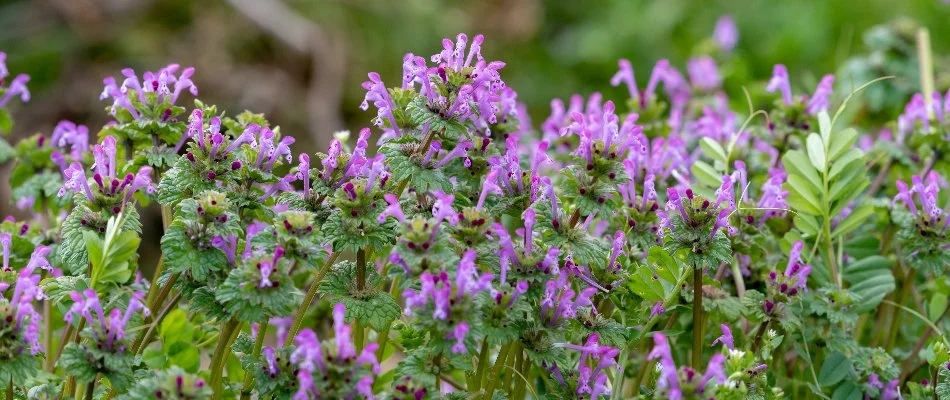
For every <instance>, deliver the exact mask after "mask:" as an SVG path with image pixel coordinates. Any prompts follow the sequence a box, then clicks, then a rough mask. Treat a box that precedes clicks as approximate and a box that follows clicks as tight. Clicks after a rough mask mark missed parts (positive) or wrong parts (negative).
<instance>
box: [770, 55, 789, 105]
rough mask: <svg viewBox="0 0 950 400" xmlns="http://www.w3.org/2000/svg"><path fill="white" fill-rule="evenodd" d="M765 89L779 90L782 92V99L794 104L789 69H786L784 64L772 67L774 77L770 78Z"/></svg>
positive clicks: (787, 103)
mask: <svg viewBox="0 0 950 400" xmlns="http://www.w3.org/2000/svg"><path fill="white" fill-rule="evenodd" d="M765 90H768V91H769V92H771V93H775V91H779V92H780V93H782V101H783V102H784V103H785V105H786V106H790V105H792V87H791V84H790V83H789V80H788V70H787V69H785V66H784V65H782V64H775V67H774V68H773V69H772V79H770V80H769V84H768V85H767V86H766V87H765Z"/></svg>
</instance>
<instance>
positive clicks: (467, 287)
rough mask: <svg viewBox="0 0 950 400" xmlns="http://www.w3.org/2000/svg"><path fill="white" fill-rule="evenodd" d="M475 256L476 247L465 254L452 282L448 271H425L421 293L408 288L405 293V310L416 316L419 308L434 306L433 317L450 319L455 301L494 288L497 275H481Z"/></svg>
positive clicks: (432, 307)
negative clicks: (492, 284) (493, 281)
mask: <svg viewBox="0 0 950 400" xmlns="http://www.w3.org/2000/svg"><path fill="white" fill-rule="evenodd" d="M475 257H476V253H475V251H474V250H468V251H466V252H465V254H463V255H462V260H461V261H460V262H459V265H458V268H457V270H456V272H455V280H454V282H452V281H450V279H449V274H448V272H446V271H444V270H443V271H441V272H439V274H438V275H433V274H431V273H430V272H429V271H426V272H423V273H422V276H420V280H421V281H422V285H421V288H420V290H419V291H418V292H417V291H416V290H415V289H406V291H405V292H403V297H404V298H405V299H406V307H405V310H404V313H405V314H406V315H413V314H415V309H423V308H425V310H426V311H428V310H430V309H431V315H432V318H434V319H439V320H446V319H448V317H449V314H451V312H452V305H453V304H456V305H458V304H461V303H463V302H464V300H465V299H467V298H470V297H473V296H475V295H476V294H477V293H479V292H483V291H491V290H492V286H491V282H492V279H494V275H493V274H492V273H490V272H484V273H481V274H479V271H478V268H477V267H476V266H475Z"/></svg>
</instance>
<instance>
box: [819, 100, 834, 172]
mask: <svg viewBox="0 0 950 400" xmlns="http://www.w3.org/2000/svg"><path fill="white" fill-rule="evenodd" d="M818 131H819V132H821V138H822V139H823V140H824V141H825V142H828V141H829V139H830V138H831V118H830V117H829V116H828V112H827V111H822V112H820V113H818ZM818 169H821V168H820V167H819V168H818Z"/></svg>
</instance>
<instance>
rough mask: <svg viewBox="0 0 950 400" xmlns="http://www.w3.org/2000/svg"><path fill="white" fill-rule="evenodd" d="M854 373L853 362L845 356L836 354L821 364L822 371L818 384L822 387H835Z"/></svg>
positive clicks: (819, 373) (819, 374)
mask: <svg viewBox="0 0 950 400" xmlns="http://www.w3.org/2000/svg"><path fill="white" fill-rule="evenodd" d="M852 371H854V368H853V367H852V366H851V360H850V359H848V357H847V356H845V355H844V354H841V353H838V352H834V353H831V355H829V356H828V358H826V359H825V362H824V363H823V364H821V371H819V372H818V383H819V384H821V386H825V387H828V386H834V385H835V384H836V383H838V382H841V380H842V379H844V378H845V377H847V376H848V375H849V374H851V373H852Z"/></svg>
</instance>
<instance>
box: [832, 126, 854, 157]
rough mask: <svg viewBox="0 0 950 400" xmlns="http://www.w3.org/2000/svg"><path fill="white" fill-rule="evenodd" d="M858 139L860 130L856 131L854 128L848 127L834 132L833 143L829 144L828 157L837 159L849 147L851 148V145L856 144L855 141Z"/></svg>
mask: <svg viewBox="0 0 950 400" xmlns="http://www.w3.org/2000/svg"><path fill="white" fill-rule="evenodd" d="M857 140H858V132H857V131H855V130H854V128H848V129H845V130H843V131H841V132H838V133H836V134H834V136H832V137H831V143H830V144H829V146H828V159H829V160H837V159H838V157H840V156H841V154H843V153H844V152H845V151H847V150H848V149H851V146H854V142H856V141H857ZM852 150H856V149H852Z"/></svg>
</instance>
